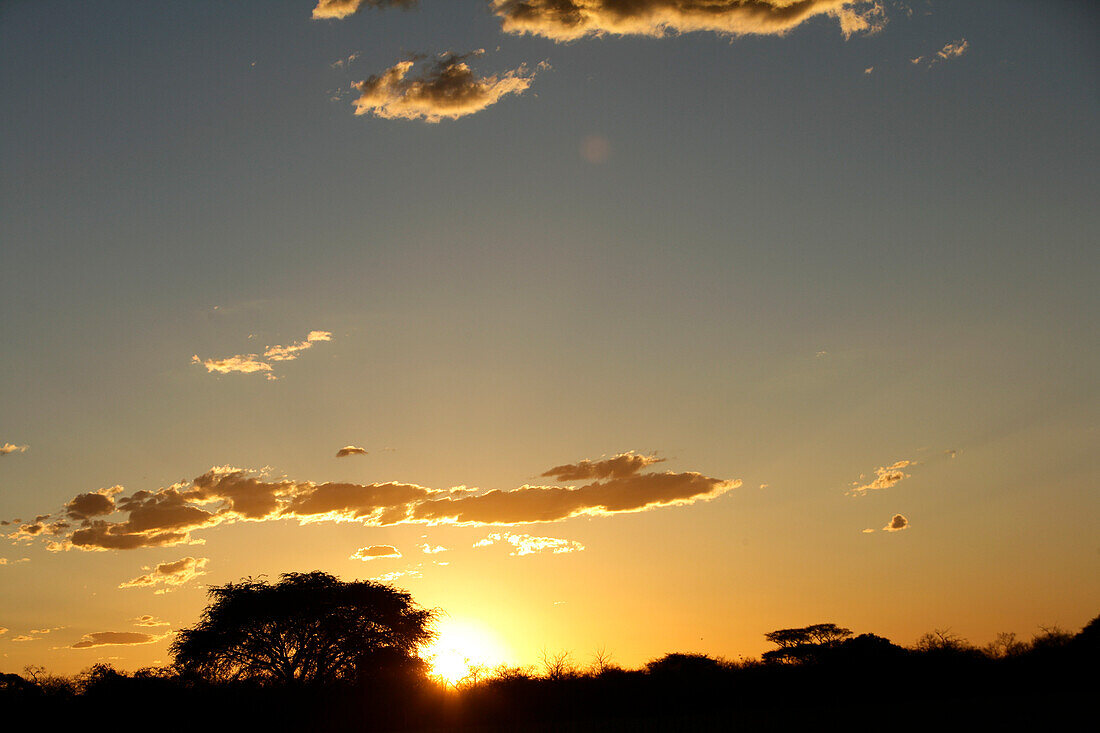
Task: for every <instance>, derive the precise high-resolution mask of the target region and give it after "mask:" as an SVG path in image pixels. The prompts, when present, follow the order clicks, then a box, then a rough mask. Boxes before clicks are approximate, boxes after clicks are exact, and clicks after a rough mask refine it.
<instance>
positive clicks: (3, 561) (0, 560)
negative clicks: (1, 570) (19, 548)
mask: <svg viewBox="0 0 1100 733" xmlns="http://www.w3.org/2000/svg"><path fill="white" fill-rule="evenodd" d="M30 561H31V559H30V558H29V557H21V558H19V559H18V560H9V559H8V558H6V557H0V565H16V564H18V563H21V562H30Z"/></svg>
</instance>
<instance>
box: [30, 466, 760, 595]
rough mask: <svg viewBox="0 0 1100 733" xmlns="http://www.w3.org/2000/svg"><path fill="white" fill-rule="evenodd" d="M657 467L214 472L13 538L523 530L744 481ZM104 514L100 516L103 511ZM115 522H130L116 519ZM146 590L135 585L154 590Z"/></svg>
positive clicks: (707, 494)
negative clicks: (482, 474)
mask: <svg viewBox="0 0 1100 733" xmlns="http://www.w3.org/2000/svg"><path fill="white" fill-rule="evenodd" d="M653 462H655V459H653V458H652V457H649V456H636V455H634V454H623V455H622V456H616V457H615V458H613V459H606V460H599V461H580V462H579V463H575V464H567V465H565V466H556V467H555V468H552V469H550V470H549V471H547V472H546V473H548V474H552V475H555V476H558V477H562V476H565V477H581V476H584V477H599V478H596V480H592V481H588V480H587V478H584V479H580V478H578V479H573V480H581V481H587V483H584V484H583V485H581V486H577V487H572V486H530V485H523V486H520V487H518V488H514V489H508V490H500V489H491V490H488V491H483V490H480V489H469V488H466V487H455V488H449V489H432V488H427V487H424V486H419V485H416V484H408V483H399V482H392V481H391V482H387V483H372V484H357V483H321V484H317V483H313V482H310V481H292V480H281V481H268V480H264V479H263V478H261V477H259V476H258V475H257V474H255V473H254V472H251V471H247V470H244V469H239V468H233V467H229V466H223V467H216V468H212V469H211V470H210V471H208V472H206V473H204V474H203V475H201V476H199V477H197V478H195V479H193V480H192V481H190V482H181V483H179V484H174V485H172V486H168V487H165V488H161V489H158V490H156V491H147V490H141V491H137V492H134V493H133V494H130V495H129V496H121V497H119V498H117V499H116V498H112V499H111V501H112V503H113V511H112V513H111V514H107V515H104V514H98V515H94V516H87V517H85V518H84V519H82V520H81V521H80V522H79V524H78V525H76V526H73V527H68V525H66V528H65V529H62V530H58V531H56V532H53V533H52V534H51V532H45V530H46V528H47V527H49V526H51V525H44V524H43V525H33V526H37V527H38V528H37V529H35V530H34V531H33V532H30V533H29V534H28V532H29V530H27V527H26V526H24V527H21V528H20V530H18V531H17V532H15V533H13V534H12V535H9V536H10V537H12V538H13V539H14V538H18V537H23V536H24V535H26V537H25V539H33V538H34V537H36V536H39V535H41V534H43V533H45V534H46V535H48V536H50V537H57V538H59V539H54V540H51V541H50V544H48V545H47V548H48V549H51V550H62V549H69V548H77V549H81V550H130V549H137V548H142V547H167V546H173V545H179V544H184V543H188V542H198V541H199V540H194V539H192V536H191V535H192V533H193V532H195V531H197V530H201V529H207V528H210V527H214V526H217V525H221V524H232V523H235V522H243V521H271V520H279V519H290V520H295V521H297V522H298V523H300V524H308V523H313V522H357V523H360V524H364V525H371V526H385V525H394V524H410V523H420V524H459V525H516V524H529V523H539V522H556V521H560V520H564V519H568V518H570V517H578V516H613V515H616V514H621V513H627V512H641V511H650V510H655V509H659V508H663V507H672V506H682V505H688V504H693V503H696V502H701V501H709V500H712V499H715V498H717V497H719V496H722V495H723V494H725V493H726V492H728V491H730V490H732V489H735V488H737V487H738V486H740V485H741V481H740V480H739V479H718V478H711V477H708V476H704V475H703V474H700V473H696V472H694V471H685V472H673V471H664V472H659V473H639V472H638V471H639V467H640V465H649V464H651V463H653ZM110 491H114V489H111V490H110ZM98 495H99V496H104V495H103V494H98ZM80 496H84V497H86V496H88V495H85V494H82V495H80ZM78 498H79V497H78ZM107 498H111V497H107ZM96 501H98V500H96ZM74 503H77V504H80V503H82V502H77V499H73V500H72V501H70V502H68V503H67V504H66V507H69V506H73V505H74ZM101 508H102V507H95V509H96V510H97V511H98V510H100V509H101ZM115 514H120V515H124V516H123V517H121V518H114V515H115ZM162 574H163V573H162ZM151 575H154V576H155V575H156V573H155V572H154V573H151ZM145 577H146V576H141V578H145ZM139 580H141V579H135V580H134V581H130V582H131V583H132V584H134V585H146V584H147V582H146V581H144V580H142V582H138V581H139Z"/></svg>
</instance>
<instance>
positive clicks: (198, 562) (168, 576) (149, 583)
mask: <svg viewBox="0 0 1100 733" xmlns="http://www.w3.org/2000/svg"><path fill="white" fill-rule="evenodd" d="M207 562H208V560H207V558H205V557H184V558H181V559H179V560H175V561H173V562H162V563H160V564H159V565H157V566H156V567H153V568H148V567H146V568H143V570H148V571H150V572H148V573H146V574H145V575H139V576H138V577H136V578H134V579H133V580H127V581H126V582H125V583H122V584H120V585H119V586H118V587H119V588H155V587H158V586H160V587H159V588H157V591H156V593H157V594H158V595H161V594H164V593H167V592H168V591H169V590H170V589H172V588H177V587H179V586H181V585H183V584H184V583H186V582H187V581H189V580H192V579H193V578H197V577H198V576H200V575H205V574H206V573H205V572H204V568H205V567H206V563H207Z"/></svg>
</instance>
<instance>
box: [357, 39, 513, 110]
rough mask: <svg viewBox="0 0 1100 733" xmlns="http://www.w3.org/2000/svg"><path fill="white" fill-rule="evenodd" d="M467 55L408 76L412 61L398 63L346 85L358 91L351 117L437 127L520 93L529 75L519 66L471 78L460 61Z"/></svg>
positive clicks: (449, 56) (446, 56)
mask: <svg viewBox="0 0 1100 733" xmlns="http://www.w3.org/2000/svg"><path fill="white" fill-rule="evenodd" d="M481 53H483V52H482V51H474V52H473V53H469V54H462V55H458V54H453V53H448V54H443V55H442V56H441V57H440V58H438V59H437V60H436V61H434V62H432V63H430V64H427V66H426V68H421V69H419V73H416V74H412V75H410V72H412V70H413V67H414V66H415V64H416V62H415V61H414V60H409V61H402V62H400V63H397V64H395V65H393V66H391V67H390V68H388V69H386V70H385V71H384V72H382V73H381V74H376V75H374V76H371V77H369V78H367V79H365V80H364V81H360V82H356V83H355V84H353V85H352V86H353V87H354V88H355V89H356V90H357V91H358V92H359V97H358V98H357V99H356V100H355V101H354V105H355V114H357V115H374V116H375V117H381V118H383V119H387V120H423V121H424V122H440V121H442V120H444V119H451V120H454V119H458V118H459V117H465V116H466V115H471V114H474V113H475V112H480V111H481V110H483V109H485V108H486V107H488V106H490V105H492V104H496V103H497V102H498V101H500V99H501V98H502V97H504V96H507V95H509V94H522V93H523V92H524V91H526V90H527V88H528V87H530V86H531V80H532V79H533V78H534V72H531V71H529V70H528V69H527V67H526V66H524V65H520V66H519V67H518V68H515V69H512V70H510V71H506V72H504V73H503V74H500V75H491V76H481V77H479V76H476V75H475V74H474V72H473V70H472V69H471V68H470V66H469V64H467V63H466V60H467V59H468V58H470V57H471V56H478V55H481Z"/></svg>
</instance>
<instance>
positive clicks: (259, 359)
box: [191, 331, 332, 380]
mask: <svg viewBox="0 0 1100 733" xmlns="http://www.w3.org/2000/svg"><path fill="white" fill-rule="evenodd" d="M319 341H332V333H331V332H329V331H310V332H309V334H308V335H307V336H306V338H305V341H298V342H295V343H291V344H289V345H287V346H282V345H278V344H277V345H275V346H268V347H267V348H265V349H264V351H263V354H262V355H261V354H237V355H235V356H229V357H226V358H224V359H202V358H200V357H199V355H198V354H194V355H193V356H192V357H191V363H192V364H201V365H202V366H204V367H206V371H207V373H208V374H263V375H264V376H265V377H266V378H267V379H270V380H275V379H278V377H277V376H276V375H275V368H274V367H273V366H272V363H273V362H274V363H278V362H281V361H294V360H295V359H297V358H298V356H299V354H301V353H302V352H303V351H306V350H307V349H311V348H313V345H314V344H315V343H317V342H319Z"/></svg>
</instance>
